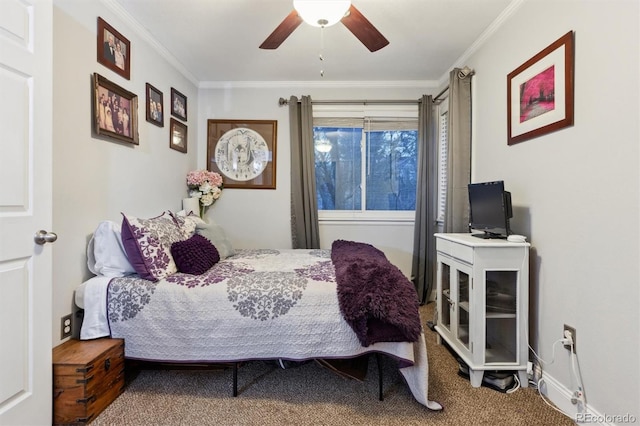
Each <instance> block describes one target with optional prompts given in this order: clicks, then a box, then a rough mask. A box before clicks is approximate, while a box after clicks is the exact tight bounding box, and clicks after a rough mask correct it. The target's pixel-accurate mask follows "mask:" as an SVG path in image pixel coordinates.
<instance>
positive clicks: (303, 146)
mask: <svg viewBox="0 0 640 426" xmlns="http://www.w3.org/2000/svg"><path fill="white" fill-rule="evenodd" d="M289 126H290V133H291V245H292V247H293V248H294V249H295V248H303V249H305V248H308V249H315V248H320V231H319V228H318V200H317V198H316V174H315V155H314V147H313V111H312V106H311V97H309V96H302V99H301V100H300V101H298V98H296V97H295V96H292V97H291V98H290V99H289Z"/></svg>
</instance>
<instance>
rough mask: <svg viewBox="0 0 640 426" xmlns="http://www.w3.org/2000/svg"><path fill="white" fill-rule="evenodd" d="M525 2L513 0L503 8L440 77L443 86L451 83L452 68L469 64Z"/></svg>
mask: <svg viewBox="0 0 640 426" xmlns="http://www.w3.org/2000/svg"><path fill="white" fill-rule="evenodd" d="M524 2H525V0H512V1H511V3H509V6H507V8H506V9H505V10H503V11H502V13H501V14H500V15H498V17H497V18H496V19H495V20H494V21H493V22H492V23H491V25H489V26H488V27H487V29H486V30H484V31H483V32H482V34H480V36H479V37H478V39H477V40H476V41H475V42H474V43H473V44H472V45H471V46H469V48H468V49H467V50H465V52H464V53H463V54H462V55H461V56H460V57H459V58H458V59H457V60H456V61H455V62H454V65H453V66H452V67H451V69H450V70H449V71H447V72H446V73H445V74H444V75H443V76H442V77H440V80H439V82H440V86H441V87H444V86H447V85H448V84H449V73H450V72H451V70H453V69H454V68H463V67H464V66H465V65H467V63H466V62H467V61H468V60H469V58H470V57H471V55H473V54H474V53H476V52H477V51H478V50H479V49H480V48H481V47H482V46H483V45H484V44H485V43H486V42H487V40H488V39H489V38H491V37H492V36H493V35H494V34H495V33H496V31H498V29H500V28H501V27H502V25H503V24H504V23H505V21H507V20H508V19H509V18H510V17H511V15H513V14H514V13H515V11H516V10H518V9H519V8H520V6H522V4H523V3H524ZM472 68H473V67H472Z"/></svg>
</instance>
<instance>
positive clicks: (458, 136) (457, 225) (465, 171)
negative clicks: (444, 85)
mask: <svg viewBox="0 0 640 426" xmlns="http://www.w3.org/2000/svg"><path fill="white" fill-rule="evenodd" d="M472 75H473V71H472V70H470V69H469V68H467V67H465V68H463V69H460V68H454V69H453V70H452V71H451V73H450V75H449V128H448V135H449V149H448V151H447V152H448V158H447V203H446V207H445V215H444V224H443V230H444V232H469V194H468V189H467V185H468V184H469V182H471V77H472Z"/></svg>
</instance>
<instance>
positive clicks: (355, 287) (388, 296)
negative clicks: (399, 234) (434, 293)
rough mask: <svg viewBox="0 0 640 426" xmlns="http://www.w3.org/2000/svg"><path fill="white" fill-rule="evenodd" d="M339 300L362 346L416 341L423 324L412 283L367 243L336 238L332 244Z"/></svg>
mask: <svg viewBox="0 0 640 426" xmlns="http://www.w3.org/2000/svg"><path fill="white" fill-rule="evenodd" d="M331 260H332V261H333V265H334V267H335V270H336V281H337V283H338V303H339V305H340V310H341V311H342V315H343V316H344V319H345V321H346V322H347V323H348V324H349V325H350V326H351V328H353V331H354V332H355V333H356V335H357V336H358V339H359V340H360V343H361V344H362V346H365V347H366V346H369V345H371V344H373V343H376V342H415V341H417V340H418V338H419V337H420V333H421V332H422V326H421V323H420V314H419V312H418V306H419V303H418V295H417V293H416V290H415V287H414V286H413V284H412V283H411V282H410V281H409V280H408V279H407V277H405V276H404V274H403V273H402V272H401V271H400V270H399V269H398V268H397V267H396V266H394V265H393V264H391V262H389V260H387V258H386V256H385V255H384V253H382V252H381V251H380V250H378V249H376V248H375V247H373V246H372V245H370V244H365V243H358V242H353V241H345V240H336V241H334V242H333V245H332V247H331Z"/></svg>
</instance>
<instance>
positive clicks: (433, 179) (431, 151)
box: [411, 96, 438, 304]
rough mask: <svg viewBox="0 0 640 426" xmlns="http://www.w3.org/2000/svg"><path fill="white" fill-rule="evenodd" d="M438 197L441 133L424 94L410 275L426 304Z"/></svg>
mask: <svg viewBox="0 0 640 426" xmlns="http://www.w3.org/2000/svg"><path fill="white" fill-rule="evenodd" d="M437 197H438V133H437V125H436V114H435V111H434V103H433V98H432V97H431V96H422V99H421V102H420V105H419V112H418V184H417V189H416V218H415V225H414V226H415V227H414V236H413V261H412V265H411V276H412V278H413V283H414V285H415V286H416V291H417V292H418V299H419V300H420V303H421V304H422V303H425V302H426V300H427V298H428V297H429V294H430V293H431V288H432V287H433V282H434V278H435V262H436V247H435V245H436V242H435V238H434V236H433V234H434V233H435V232H436V209H437V202H436V200H437Z"/></svg>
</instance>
